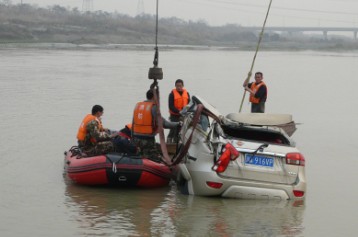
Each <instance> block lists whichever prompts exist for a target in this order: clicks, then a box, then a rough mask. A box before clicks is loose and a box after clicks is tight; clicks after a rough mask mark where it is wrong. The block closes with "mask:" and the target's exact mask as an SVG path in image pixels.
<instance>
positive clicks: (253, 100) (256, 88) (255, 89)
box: [250, 81, 265, 104]
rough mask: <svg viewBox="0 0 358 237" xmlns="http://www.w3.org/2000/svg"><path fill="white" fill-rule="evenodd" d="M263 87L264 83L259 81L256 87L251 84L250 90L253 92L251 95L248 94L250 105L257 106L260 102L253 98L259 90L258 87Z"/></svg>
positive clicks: (254, 84) (258, 99)
mask: <svg viewBox="0 0 358 237" xmlns="http://www.w3.org/2000/svg"><path fill="white" fill-rule="evenodd" d="M264 85H265V83H264V82H263V81H261V82H260V83H259V84H258V85H256V83H255V82H253V83H252V84H251V87H250V89H251V90H252V91H253V92H254V94H253V95H252V94H250V102H251V103H254V104H258V103H259V102H260V98H256V97H255V94H256V92H257V91H258V90H259V89H260V87H261V86H264Z"/></svg>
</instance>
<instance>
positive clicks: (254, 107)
mask: <svg viewBox="0 0 358 237" xmlns="http://www.w3.org/2000/svg"><path fill="white" fill-rule="evenodd" d="M262 80H263V74H262V72H256V73H255V82H252V83H248V81H245V82H244V84H243V87H245V90H246V91H248V92H249V93H250V102H251V113H265V103H266V99H267V86H266V84H265V83H264V82H263V81H262Z"/></svg>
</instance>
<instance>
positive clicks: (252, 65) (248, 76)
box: [239, 0, 272, 113]
mask: <svg viewBox="0 0 358 237" xmlns="http://www.w3.org/2000/svg"><path fill="white" fill-rule="evenodd" d="M271 3H272V0H270V4H269V6H268V9H267V13H266V17H265V21H264V24H263V26H262V29H261V33H260V37H259V42H258V43H257V46H256V52H255V55H254V58H253V60H252V63H251V68H250V71H249V73H248V74H247V78H246V80H245V83H248V82H249V80H250V78H251V75H252V69H253V68H254V64H255V60H256V55H257V52H258V51H259V48H260V44H261V40H262V37H263V35H264V30H265V25H266V21H267V17H268V15H269V12H270V9H271ZM245 95H246V91H245V90H244V95H243V96H242V100H241V104H240V110H239V113H241V109H242V104H243V103H244V100H245Z"/></svg>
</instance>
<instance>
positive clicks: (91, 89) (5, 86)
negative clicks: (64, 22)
mask: <svg viewBox="0 0 358 237" xmlns="http://www.w3.org/2000/svg"><path fill="white" fill-rule="evenodd" d="M0 55H1V61H0V72H1V76H0V88H1V93H0V104H1V113H0V121H2V122H1V123H0V130H1V133H0V138H1V145H0V148H1V149H0V153H1V158H0V167H1V169H2V170H1V172H0V177H1V178H0V192H1V196H0V201H1V202H0V213H1V216H0V235H1V236H6V237H15V236H16V237H18V236H19V237H20V236H37V237H42V236H46V237H47V236H54V237H56V236H326V237H327V236H332V237H333V236H356V232H357V230H358V226H357V205H356V197H357V195H358V190H357V181H358V175H357V169H358V161H357V157H356V156H357V155H356V148H357V145H358V144H357V141H358V135H357V134H358V133H357V132H358V125H357V120H358V112H357V111H356V108H357V101H358V93H356V91H357V89H356V88H357V87H358V82H357V78H356V77H357V75H358V52H312V51H303V52H279V51H277V52H259V54H258V56H257V59H256V62H255V67H254V71H262V72H263V73H264V80H265V81H266V83H267V85H268V87H269V97H268V102H267V104H266V111H267V112H270V113H290V114H292V115H293V118H294V120H295V121H296V122H298V123H301V124H300V125H299V126H298V130H297V131H296V133H295V134H294V135H293V138H294V140H295V141H296V142H297V146H298V148H299V149H300V150H301V152H302V153H303V154H304V155H305V157H306V175H307V181H308V190H307V197H306V200H305V202H304V203H303V204H300V203H295V202H292V201H282V202H271V201H249V200H231V199H220V198H205V197H197V196H186V195H182V194H180V193H179V192H178V191H177V190H176V187H175V186H174V185H170V186H168V187H165V188H161V189H155V190H118V189H106V188H89V187H81V186H76V185H73V184H70V183H67V182H66V180H65V179H64V178H63V152H64V151H65V150H67V149H68V148H70V147H71V146H72V145H74V144H75V143H76V139H75V136H76V132H77V128H78V126H79V123H80V122H81V120H82V118H83V116H84V115H85V114H87V113H89V112H90V110H91V107H92V105H94V104H101V105H102V106H103V107H104V109H105V112H104V116H103V123H104V125H105V126H106V127H109V128H113V129H120V128H122V126H123V125H124V124H126V123H128V122H130V121H131V116H132V110H133V107H134V105H135V103H136V102H137V101H139V100H143V99H144V97H145V92H146V90H147V89H148V87H149V85H150V83H151V82H152V81H150V80H148V79H147V73H148V69H149V67H151V66H152V62H153V57H154V52H153V51H152V50H150V51H148V50H120V49H111V50H108V49H90V48H89V49H29V48H16V47H14V48H2V49H0ZM253 55H254V52H241V51H230V50H215V49H210V48H208V49H202V50H187V49H183V50H178V49H173V50H163V51H160V54H159V66H161V67H162V68H163V71H164V79H163V80H162V81H160V82H159V86H160V92H161V106H162V113H163V115H164V116H165V117H168V112H167V109H166V108H167V97H168V94H169V92H170V90H171V89H172V88H173V86H174V81H175V80H176V79H177V78H182V79H184V81H185V87H186V88H187V89H188V91H189V92H190V94H191V95H199V96H200V97H202V98H205V99H206V100H207V101H208V102H209V103H211V104H213V105H214V106H215V107H217V109H218V110H219V111H220V112H221V113H223V114H227V113H230V112H237V111H238V110H239V108H240V103H241V100H242V95H243V90H242V87H241V85H242V82H243V81H244V80H245V78H246V75H247V73H248V71H249V69H250V67H251V62H252V58H253ZM242 111H243V112H248V111H249V104H248V102H247V96H246V100H245V102H244V104H243V110H242Z"/></svg>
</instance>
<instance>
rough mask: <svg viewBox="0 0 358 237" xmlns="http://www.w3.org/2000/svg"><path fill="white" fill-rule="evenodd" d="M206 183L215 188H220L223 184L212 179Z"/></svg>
mask: <svg viewBox="0 0 358 237" xmlns="http://www.w3.org/2000/svg"><path fill="white" fill-rule="evenodd" d="M206 184H207V185H208V186H209V187H211V188H215V189H219V188H221V187H222V186H223V184H222V183H217V182H212V181H206Z"/></svg>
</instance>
